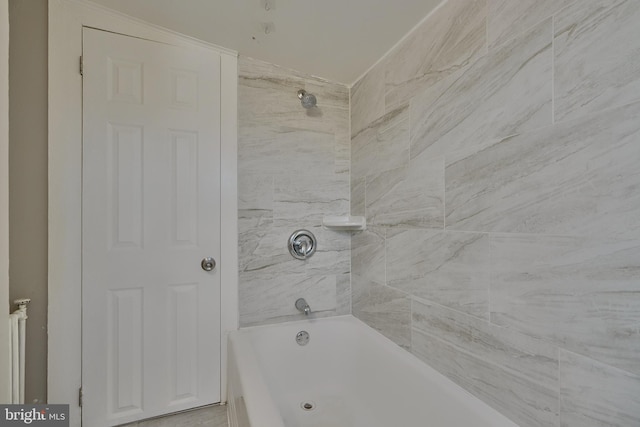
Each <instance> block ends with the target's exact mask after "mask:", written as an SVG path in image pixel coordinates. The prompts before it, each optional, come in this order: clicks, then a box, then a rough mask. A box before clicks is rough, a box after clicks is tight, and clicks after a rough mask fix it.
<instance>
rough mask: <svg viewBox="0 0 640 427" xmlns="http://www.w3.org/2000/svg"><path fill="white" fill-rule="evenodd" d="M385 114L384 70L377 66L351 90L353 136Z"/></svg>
mask: <svg viewBox="0 0 640 427" xmlns="http://www.w3.org/2000/svg"><path fill="white" fill-rule="evenodd" d="M384 112H385V109H384V68H383V67H382V66H380V65H376V66H375V67H374V68H372V69H371V70H370V71H369V72H368V73H367V74H366V75H365V76H364V77H363V78H362V79H360V80H359V81H358V82H356V84H355V85H353V87H352V88H351V136H354V135H356V134H357V133H358V132H360V131H361V130H362V129H364V128H365V127H367V126H368V125H369V123H371V122H373V121H374V120H376V119H377V118H379V117H382V115H384Z"/></svg>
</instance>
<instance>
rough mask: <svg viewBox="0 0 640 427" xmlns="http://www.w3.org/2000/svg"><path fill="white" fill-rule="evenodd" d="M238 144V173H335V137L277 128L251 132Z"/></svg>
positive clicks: (321, 174) (321, 133)
mask: <svg viewBox="0 0 640 427" xmlns="http://www.w3.org/2000/svg"><path fill="white" fill-rule="evenodd" d="M253 130H254V133H255V135H252V136H251V137H246V136H240V138H239V140H238V170H239V171H240V173H253V174H271V175H298V176H309V175H313V176H331V175H333V174H334V170H335V155H336V152H335V137H334V135H333V134H331V133H325V132H316V131H309V130H301V129H294V128H288V127H284V126H280V127H278V128H277V129H275V130H269V129H264V128H262V127H255V128H253Z"/></svg>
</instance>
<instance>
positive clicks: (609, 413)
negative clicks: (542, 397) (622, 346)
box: [560, 350, 640, 427]
mask: <svg viewBox="0 0 640 427" xmlns="http://www.w3.org/2000/svg"><path fill="white" fill-rule="evenodd" d="M560 421H561V422H560V425H561V426H562V427H574V426H580V427H603V426H610V427H614V426H615V427H626V426H638V425H640V376H639V375H634V374H630V373H628V372H625V371H623V370H620V369H616V368H613V367H611V366H607V365H605V364H602V363H599V362H596V361H594V360H591V359H588V358H586V357H583V356H580V355H577V354H574V353H571V352H568V351H563V350H561V352H560Z"/></svg>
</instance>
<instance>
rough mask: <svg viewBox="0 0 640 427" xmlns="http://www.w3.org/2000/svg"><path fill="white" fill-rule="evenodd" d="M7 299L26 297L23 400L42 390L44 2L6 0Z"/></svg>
mask: <svg viewBox="0 0 640 427" xmlns="http://www.w3.org/2000/svg"><path fill="white" fill-rule="evenodd" d="M9 20H10V24H11V25H10V39H11V43H10V47H9V57H10V63H9V80H10V88H9V98H10V101H9V110H10V111H9V119H10V122H11V129H10V138H9V140H10V144H9V179H10V188H9V203H10V205H9V206H10V209H9V227H10V230H11V234H10V239H9V254H10V258H11V274H10V279H11V286H10V289H9V296H10V299H11V300H13V299H15V298H24V297H26V298H31V300H32V301H31V304H30V306H29V320H28V321H27V378H26V390H25V402H27V403H30V402H34V401H35V400H37V401H40V402H45V401H46V397H47V396H46V393H47V375H46V368H47V2H46V1H31V0H29V1H25V0H9Z"/></svg>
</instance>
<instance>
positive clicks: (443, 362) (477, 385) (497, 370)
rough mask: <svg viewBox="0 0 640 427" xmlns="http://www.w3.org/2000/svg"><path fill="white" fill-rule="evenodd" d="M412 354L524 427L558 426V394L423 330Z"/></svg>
mask: <svg viewBox="0 0 640 427" xmlns="http://www.w3.org/2000/svg"><path fill="white" fill-rule="evenodd" d="M414 303H415V302H414ZM411 351H412V352H413V353H414V354H415V355H416V356H418V357H419V358H420V359H422V360H423V361H424V362H426V363H427V364H428V365H429V366H431V367H433V368H434V369H436V370H438V371H439V372H441V373H442V374H444V375H446V376H447V377H449V378H450V379H451V380H453V381H454V382H456V383H457V384H459V385H460V386H461V387H463V388H465V389H466V390H468V391H469V392H470V393H472V394H473V395H475V396H476V397H478V398H479V399H480V400H482V401H484V402H485V403H487V404H488V405H489V406H492V407H493V408H495V409H496V410H498V411H499V412H501V413H502V414H504V415H505V416H506V417H508V418H510V419H511V420H513V421H514V422H516V423H518V425H520V426H522V427H529V426H530V427H534V426H536V427H537V426H549V427H557V426H558V392H557V389H556V390H555V391H554V390H551V389H549V388H548V387H545V386H542V385H540V384H538V383H536V382H534V381H531V380H530V379H528V378H527V377H525V376H523V375H520V374H517V373H514V372H513V371H510V370H507V369H503V367H502V366H500V365H498V364H495V363H493V362H491V361H489V360H484V359H482V358H479V357H476V356H474V355H473V354H471V353H468V352H465V351H461V350H460V348H459V347H455V346H453V345H451V344H449V343H447V342H445V341H443V340H441V339H439V338H437V337H435V336H433V335H431V334H429V333H428V332H424V331H422V330H420V329H416V328H414V329H413V330H412V341H411Z"/></svg>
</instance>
